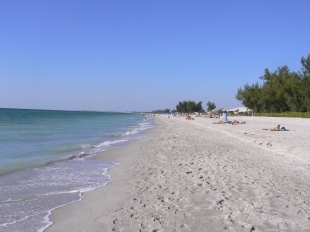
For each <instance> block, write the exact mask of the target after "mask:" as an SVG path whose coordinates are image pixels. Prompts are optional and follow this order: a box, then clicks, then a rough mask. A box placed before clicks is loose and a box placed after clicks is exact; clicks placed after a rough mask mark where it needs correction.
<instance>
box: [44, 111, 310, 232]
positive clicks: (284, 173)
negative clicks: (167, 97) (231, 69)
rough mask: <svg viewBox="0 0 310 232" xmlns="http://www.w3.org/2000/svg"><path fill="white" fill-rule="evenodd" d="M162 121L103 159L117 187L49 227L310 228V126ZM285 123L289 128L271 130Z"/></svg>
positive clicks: (259, 120)
mask: <svg viewBox="0 0 310 232" xmlns="http://www.w3.org/2000/svg"><path fill="white" fill-rule="evenodd" d="M229 119H230V120H231V119H237V120H245V121H246V124H244V125H234V126H232V125H217V124H212V122H214V121H216V119H209V118H195V120H192V121H188V120H185V118H184V117H171V118H168V117H167V116H156V117H155V122H156V124H157V127H156V128H154V129H152V130H150V131H149V132H148V133H147V136H146V137H144V138H143V139H141V140H139V141H136V142H134V143H132V144H130V145H128V146H125V147H122V148H118V149H114V150H111V151H108V152H104V153H102V154H101V155H100V156H98V158H99V159H105V160H113V161H116V162H119V163H120V165H119V166H117V167H115V168H112V169H111V170H110V171H109V173H110V174H111V176H112V181H111V182H110V183H109V184H108V185H106V186H104V187H102V188H99V189H97V190H94V191H91V192H88V193H86V194H84V195H85V196H86V197H85V198H84V199H83V200H81V201H78V202H74V203H72V204H70V205H67V206H65V207H62V208H59V209H56V210H55V211H53V213H52V216H51V220H52V221H53V222H55V224H53V225H52V226H51V227H50V228H48V229H47V230H46V231H49V232H51V231H57V232H58V231H87V232H88V231H154V232H155V231H158V232H159V231H246V232H250V231H252V232H254V231H255V232H257V231H310V202H309V198H310V120H309V119H299V118H263V117H239V118H229ZM278 124H280V125H281V127H282V126H285V127H286V128H287V129H288V130H289V131H274V132H273V131H263V130H262V128H265V127H274V126H276V125H278Z"/></svg>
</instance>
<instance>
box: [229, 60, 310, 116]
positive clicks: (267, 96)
mask: <svg viewBox="0 0 310 232" xmlns="http://www.w3.org/2000/svg"><path fill="white" fill-rule="evenodd" d="M301 65H302V68H301V71H299V72H291V71H290V69H289V68H288V66H286V65H284V66H283V67H279V68H278V69H277V70H275V71H274V72H271V71H269V70H268V69H265V71H264V75H263V76H261V77H260V79H261V80H262V84H259V83H258V82H256V83H255V84H248V83H246V84H245V85H244V86H243V87H240V88H238V90H237V93H236V96H235V97H236V99H237V100H239V101H240V102H241V103H242V104H243V105H244V106H246V107H248V108H250V109H252V110H253V114H254V113H282V112H309V111H310V54H309V55H308V57H302V58H301Z"/></svg>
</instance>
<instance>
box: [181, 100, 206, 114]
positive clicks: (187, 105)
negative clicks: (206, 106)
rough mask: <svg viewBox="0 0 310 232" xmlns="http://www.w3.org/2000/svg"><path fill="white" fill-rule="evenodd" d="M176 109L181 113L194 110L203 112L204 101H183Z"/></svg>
mask: <svg viewBox="0 0 310 232" xmlns="http://www.w3.org/2000/svg"><path fill="white" fill-rule="evenodd" d="M176 111H177V112H180V113H193V112H203V111H204V110H203V108H202V101H199V102H198V103H196V102H195V101H190V100H189V101H183V102H179V104H178V105H177V106H176Z"/></svg>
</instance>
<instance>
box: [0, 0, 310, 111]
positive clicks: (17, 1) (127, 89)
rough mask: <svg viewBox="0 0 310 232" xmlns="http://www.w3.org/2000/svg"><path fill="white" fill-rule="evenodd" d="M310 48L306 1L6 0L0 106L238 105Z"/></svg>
mask: <svg viewBox="0 0 310 232" xmlns="http://www.w3.org/2000/svg"><path fill="white" fill-rule="evenodd" d="M308 54H310V1H309V0H253V1H252V0H251V1H249V0H233V1H232V0H219V1H214V0H194V1H190V0H153V1H151V0H98V1H86V0H84V1H81V0H52V1H45V0H43V1H42V0H29V1H25V0H0V108H30V109H60V110H99V111H148V110H156V109H165V108H170V109H175V106H176V105H177V104H178V102H179V101H183V100H186V101H188V100H192V101H196V102H199V101H202V102H203V107H204V108H206V103H207V102H208V101H211V102H214V103H215V104H216V106H217V107H225V108H234V107H238V106H241V103H240V102H238V101H237V100H236V99H235V94H236V93H237V89H238V88H239V87H243V85H244V84H246V83H249V84H252V83H255V82H257V81H260V80H259V77H260V76H262V75H263V74H264V69H265V68H268V69H269V70H270V71H275V70H276V69H277V68H278V67H280V66H284V65H287V66H288V67H289V68H290V70H291V71H299V70H301V64H300V59H301V57H303V56H304V57H306V56H307V55H308Z"/></svg>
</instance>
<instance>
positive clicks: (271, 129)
mask: <svg viewBox="0 0 310 232" xmlns="http://www.w3.org/2000/svg"><path fill="white" fill-rule="evenodd" d="M280 127H281V126H280V125H277V126H276V127H273V128H263V129H262V130H270V131H287V129H286V128H285V127H284V126H283V127H281V128H280Z"/></svg>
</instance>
